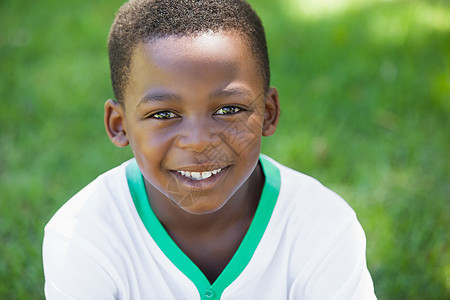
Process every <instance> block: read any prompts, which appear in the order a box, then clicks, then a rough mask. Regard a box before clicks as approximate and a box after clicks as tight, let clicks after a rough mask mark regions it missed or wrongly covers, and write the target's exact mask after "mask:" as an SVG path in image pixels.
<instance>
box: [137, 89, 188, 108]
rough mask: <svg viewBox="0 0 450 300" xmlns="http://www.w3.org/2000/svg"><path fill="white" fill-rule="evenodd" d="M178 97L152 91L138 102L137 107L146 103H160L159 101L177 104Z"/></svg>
mask: <svg viewBox="0 0 450 300" xmlns="http://www.w3.org/2000/svg"><path fill="white" fill-rule="evenodd" d="M180 100H181V99H180V97H179V96H178V95H176V94H173V93H169V92H163V91H152V92H150V93H148V94H145V95H144V96H143V97H142V98H141V100H139V103H138V105H137V106H138V107H139V106H141V105H143V104H145V103H148V102H161V101H169V102H177V101H180Z"/></svg>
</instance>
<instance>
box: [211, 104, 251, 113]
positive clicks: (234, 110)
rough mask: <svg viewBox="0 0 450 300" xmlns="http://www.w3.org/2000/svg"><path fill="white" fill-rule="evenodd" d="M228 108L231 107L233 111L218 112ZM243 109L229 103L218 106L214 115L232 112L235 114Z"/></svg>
mask: <svg viewBox="0 0 450 300" xmlns="http://www.w3.org/2000/svg"><path fill="white" fill-rule="evenodd" d="M228 109H232V110H233V111H232V112H227V113H219V111H221V110H222V111H223V112H224V110H228ZM243 110H244V109H242V108H240V107H237V106H234V105H229V106H224V107H221V108H219V109H218V110H217V111H216V112H215V113H214V114H215V115H234V114H237V113H238V112H240V111H243Z"/></svg>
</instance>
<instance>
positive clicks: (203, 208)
mask: <svg viewBox="0 0 450 300" xmlns="http://www.w3.org/2000/svg"><path fill="white" fill-rule="evenodd" d="M227 202H228V201H224V202H222V203H221V204H216V205H210V203H207V204H205V205H201V204H199V203H196V204H195V205H189V206H186V205H182V204H180V203H176V204H177V206H178V207H179V208H181V209H182V210H184V211H185V212H187V213H190V214H192V215H207V214H212V213H215V212H218V211H219V210H220V209H221V208H222V207H224V206H225V204H226V203H227ZM208 204H209V205H208Z"/></svg>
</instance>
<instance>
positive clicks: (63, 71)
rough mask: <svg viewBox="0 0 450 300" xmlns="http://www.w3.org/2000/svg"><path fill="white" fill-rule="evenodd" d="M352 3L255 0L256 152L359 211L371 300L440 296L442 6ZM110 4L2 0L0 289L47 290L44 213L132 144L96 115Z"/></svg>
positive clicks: (448, 77) (448, 48)
mask: <svg viewBox="0 0 450 300" xmlns="http://www.w3.org/2000/svg"><path fill="white" fill-rule="evenodd" d="M349 1H350V0H349ZM349 1H347V2H344V1H340V2H339V1H338V0H336V1H329V0H328V1H325V0H323V1H311V0H309V1H306V0H278V1H269V0H253V1H251V3H253V5H254V7H255V9H256V10H257V11H258V13H259V14H260V16H261V18H262V19H263V22H264V24H265V26H266V31H267V36H268V43H269V51H270V58H271V67H272V83H273V85H275V86H277V87H278V88H279V90H280V95H281V102H282V110H283V112H282V118H281V121H280V125H279V129H278V132H277V133H276V135H275V136H273V137H270V138H267V139H265V141H264V144H263V149H264V152H265V153H266V154H269V155H270V156H272V157H274V158H276V159H277V160H279V161H281V162H282V163H285V164H286V165H288V166H291V167H293V168H295V169H298V170H300V171H302V172H304V173H307V174H309V175H312V176H314V177H316V178H318V179H319V180H320V181H321V182H323V183H324V184H325V185H327V186H329V187H330V188H332V189H334V190H335V191H336V192H338V193H339V194H340V195H342V196H343V197H344V198H345V199H346V200H347V201H348V202H349V203H350V205H351V206H352V207H353V208H354V209H355V210H356V212H357V214H358V217H359V220H360V222H361V224H362V225H363V227H364V228H365V231H366V235H367V242H368V246H367V260H368V265H369V269H370V271H371V274H372V276H373V279H374V284H375V290H376V293H377V295H378V297H379V299H450V254H449V251H450V250H449V244H448V237H449V234H448V229H449V228H450V220H449V219H450V205H449V192H450V186H449V179H450V178H449V177H450V176H449V167H450V165H449V160H448V154H449V146H450V145H449V115H450V5H449V4H448V2H444V1H396V0H392V1H370V0H365V1H364V0H360V1H357V0H354V1H352V3H351V5H345V4H348V2H349ZM121 3H122V1H119V0H96V1H88V0H73V1H56V0H37V1H25V0H2V1H1V2H0V28H1V29H0V101H1V102H0V103H1V107H0V191H1V192H0V299H42V298H43V282H44V278H43V271H42V263H41V244H42V237H43V227H44V225H45V224H46V222H47V221H48V220H49V219H50V217H51V216H52V214H53V213H54V212H55V211H56V210H57V209H58V208H59V207H60V206H61V205H62V204H63V203H64V202H65V201H67V200H68V199H69V198H70V197H71V196H72V195H73V194H75V193H76V192H77V191H78V190H80V189H81V188H82V187H83V186H85V185H86V184H88V183H89V182H90V181H91V180H93V179H94V178H95V177H96V176H98V175H99V174H100V173H102V172H104V171H106V170H108V169H110V168H112V167H113V166H116V165H117V164H119V163H121V162H122V161H124V160H125V159H127V158H129V157H131V152H130V150H129V149H125V150H124V149H118V148H115V147H114V146H113V145H112V144H111V143H110V142H109V140H108V138H107V136H106V134H105V131H104V129H103V103H104V101H105V100H106V99H108V98H110V97H112V89H111V87H110V82H109V73H108V61H107V55H106V39H107V33H108V29H109V26H110V24H111V22H112V20H113V17H114V13H115V11H116V10H117V9H118V7H119V6H120V5H121ZM314 3H315V4H314ZM318 3H322V4H323V3H328V6H327V5H325V7H324V8H323V9H322V10H319V9H317V7H316V6H317V5H318ZM336 4H342V6H341V7H338V8H333V9H332V6H336Z"/></svg>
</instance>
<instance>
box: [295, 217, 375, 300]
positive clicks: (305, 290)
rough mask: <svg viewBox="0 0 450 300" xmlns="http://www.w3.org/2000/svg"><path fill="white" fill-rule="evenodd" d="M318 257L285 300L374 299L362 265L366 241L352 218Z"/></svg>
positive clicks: (296, 282) (364, 263)
mask: <svg viewBox="0 0 450 300" xmlns="http://www.w3.org/2000/svg"><path fill="white" fill-rule="evenodd" d="M320 253H321V254H320V255H319V258H318V259H317V260H316V264H315V266H314V267H313V268H312V270H313V271H312V272H311V275H310V276H309V278H308V280H307V281H306V283H305V282H304V280H303V279H302V280H296V281H295V282H294V284H293V286H292V289H291V293H290V296H289V299H292V300H294V299H308V300H315V299H330V300H350V299H354V300H373V299H376V296H375V293H374V288H373V283H372V278H371V276H370V273H369V271H368V269H367V265H366V237H365V235H364V231H363V229H362V227H361V225H360V224H359V222H358V221H357V219H356V217H355V219H354V221H353V222H351V223H350V224H349V225H348V226H346V227H345V228H344V230H343V231H342V232H341V233H340V234H339V235H337V236H336V238H335V239H334V240H333V241H332V242H330V244H329V245H328V246H327V247H326V248H325V249H323V251H320Z"/></svg>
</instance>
